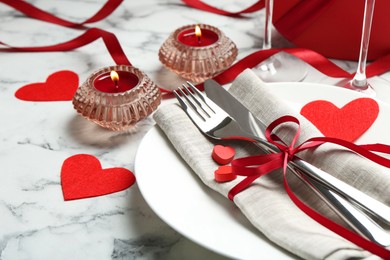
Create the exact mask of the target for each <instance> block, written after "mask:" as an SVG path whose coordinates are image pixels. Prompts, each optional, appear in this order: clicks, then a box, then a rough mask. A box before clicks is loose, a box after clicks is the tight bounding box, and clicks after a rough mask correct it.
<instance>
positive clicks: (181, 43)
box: [159, 24, 238, 83]
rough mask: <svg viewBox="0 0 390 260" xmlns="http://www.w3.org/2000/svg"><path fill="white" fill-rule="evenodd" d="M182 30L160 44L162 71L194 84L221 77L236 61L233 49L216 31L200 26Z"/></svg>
mask: <svg viewBox="0 0 390 260" xmlns="http://www.w3.org/2000/svg"><path fill="white" fill-rule="evenodd" d="M198 26H199V29H200V32H201V35H199V34H196V31H195V30H196V29H195V28H196V25H187V26H183V27H181V28H179V29H177V30H176V31H174V32H173V33H172V34H171V35H170V36H169V37H168V39H167V40H166V41H165V42H164V43H163V45H162V46H161V48H160V51H159V59H160V61H161V63H162V64H164V66H165V67H167V68H168V69H170V70H172V71H173V72H175V73H177V74H178V75H180V76H182V77H183V78H185V79H188V80H190V81H192V82H194V83H199V82H203V81H205V80H206V79H209V78H212V77H214V76H215V75H217V74H219V73H221V72H222V71H224V70H225V69H227V68H228V67H230V65H231V64H232V63H233V61H234V60H235V59H236V57H237V53H238V51H237V47H236V45H235V44H234V43H233V42H232V41H231V40H230V39H229V38H228V37H226V36H225V34H223V33H222V32H221V31H220V30H219V29H218V28H216V27H213V26H210V25H206V24H199V25H198Z"/></svg>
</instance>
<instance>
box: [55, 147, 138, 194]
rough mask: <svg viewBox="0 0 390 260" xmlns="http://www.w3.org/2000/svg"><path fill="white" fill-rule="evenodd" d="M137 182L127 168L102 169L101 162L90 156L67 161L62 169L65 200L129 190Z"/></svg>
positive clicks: (75, 156) (72, 158) (80, 155)
mask: <svg viewBox="0 0 390 260" xmlns="http://www.w3.org/2000/svg"><path fill="white" fill-rule="evenodd" d="M134 182H135V177H134V174H133V173H132V172H131V171H129V170H127V169H125V168H109V169H102V167H101V165H100V162H99V160H98V159H97V158H96V157H94V156H92V155H88V154H78V155H74V156H71V157H69V158H68V159H66V160H65V161H64V163H63V165H62V169H61V185H62V192H63V194H64V199H65V200H75V199H83V198H90V197H96V196H101V195H106V194H110V193H113V192H117V191H121V190H124V189H127V188H128V187H130V186H131V185H132V184H133V183H134Z"/></svg>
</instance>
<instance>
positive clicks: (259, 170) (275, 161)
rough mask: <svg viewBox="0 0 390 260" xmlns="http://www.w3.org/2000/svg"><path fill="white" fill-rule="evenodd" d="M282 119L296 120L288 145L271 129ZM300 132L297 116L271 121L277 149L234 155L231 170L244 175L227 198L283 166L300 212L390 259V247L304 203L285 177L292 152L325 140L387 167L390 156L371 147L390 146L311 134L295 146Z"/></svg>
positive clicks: (389, 148)
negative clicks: (342, 224) (262, 153)
mask: <svg viewBox="0 0 390 260" xmlns="http://www.w3.org/2000/svg"><path fill="white" fill-rule="evenodd" d="M284 123H295V124H297V125H298V129H297V132H296V134H295V135H294V137H293V140H292V141H291V143H290V145H288V146H287V145H286V144H284V143H283V142H280V139H279V138H278V137H277V136H276V135H273V134H272V132H273V130H274V129H275V128H276V127H278V126H280V125H282V124H284ZM299 134H300V124H299V120H298V119H297V118H295V117H293V116H283V117H280V118H278V119H276V120H275V121H274V122H272V123H271V124H270V125H269V126H268V127H267V129H266V133H265V136H266V139H267V140H268V141H269V142H270V143H272V144H274V145H276V146H277V147H278V148H279V150H280V152H279V153H275V154H266V155H257V156H249V157H244V158H240V159H236V160H233V161H232V163H231V164H232V170H233V173H235V174H237V175H241V176H246V178H244V179H243V180H242V181H241V182H239V183H238V184H236V185H235V186H234V187H233V188H232V189H231V190H230V191H229V194H228V197H229V199H231V200H233V198H234V196H235V195H237V194H238V193H239V192H241V191H243V190H244V189H246V188H247V187H248V186H249V185H250V184H251V183H253V182H254V181H255V180H256V179H257V178H259V177H261V176H263V175H266V174H268V173H270V172H272V171H274V170H276V169H280V168H283V176H284V181H283V182H284V188H285V190H286V192H287V194H288V196H289V197H290V199H291V200H292V201H293V202H294V204H295V205H296V206H298V207H299V208H300V209H301V210H302V211H303V212H305V213H306V214H307V215H308V216H310V217H311V218H312V219H314V220H315V221H317V222H318V223H320V224H321V225H323V226H324V227H326V228H328V229H330V230H332V231H333V232H335V233H336V234H338V235H340V236H342V237H344V238H345V239H347V240H349V241H351V242H352V243H355V244H356V245H358V246H360V247H362V248H364V249H366V250H367V251H370V252H371V253H373V254H376V255H378V256H380V257H382V258H385V259H390V251H389V250H387V249H386V248H384V247H382V246H380V245H378V244H375V243H373V242H372V241H370V240H367V239H365V238H363V237H361V236H360V235H358V234H356V233H354V232H352V231H350V230H349V229H347V228H345V227H343V226H341V225H339V224H337V223H336V222H333V221H332V220H330V219H328V218H326V217H324V216H322V215H321V214H319V213H318V212H316V211H315V210H313V209H312V208H310V207H309V206H307V205H306V204H305V203H304V202H302V201H301V200H300V199H299V198H298V197H297V196H296V195H295V194H294V192H293V191H292V189H291V188H290V186H289V184H288V181H287V176H286V175H287V164H288V162H289V161H291V160H292V159H293V158H294V156H295V154H297V153H299V152H301V151H304V150H306V149H309V148H313V147H317V146H320V145H322V144H324V143H333V144H337V145H340V146H343V147H345V148H348V149H349V150H351V151H353V152H355V153H357V154H359V155H361V156H363V157H366V158H367V159H369V160H371V161H374V162H376V163H378V164H380V165H382V166H385V167H387V168H390V160H389V159H387V158H384V157H382V156H379V155H377V154H375V153H373V152H372V151H379V152H383V153H387V154H390V146H388V145H384V144H369V145H356V144H354V143H351V142H348V141H345V140H342V139H338V138H330V137H314V138H310V139H309V140H307V141H305V142H303V143H302V144H300V145H298V146H295V144H296V142H297V140H298V137H299Z"/></svg>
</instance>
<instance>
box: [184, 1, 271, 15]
mask: <svg viewBox="0 0 390 260" xmlns="http://www.w3.org/2000/svg"><path fill="white" fill-rule="evenodd" d="M182 1H183V2H184V3H185V4H186V5H188V6H191V7H193V8H196V9H199V10H203V11H206V12H210V13H214V14H220V15H225V16H232V17H242V14H247V13H253V12H256V11H259V10H261V9H262V8H264V4H265V1H264V0H259V1H257V2H256V3H254V4H253V5H251V6H249V7H247V8H245V9H244V10H241V11H238V12H229V11H226V10H222V9H219V8H216V7H213V6H211V5H208V4H206V3H203V2H202V1H199V0H182Z"/></svg>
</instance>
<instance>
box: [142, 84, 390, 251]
mask: <svg viewBox="0 0 390 260" xmlns="http://www.w3.org/2000/svg"><path fill="white" fill-rule="evenodd" d="M269 87H270V88H272V90H273V92H274V93H276V94H277V95H279V96H280V97H282V98H284V99H286V101H287V102H288V103H289V104H291V105H292V106H293V107H294V108H296V109H297V110H298V111H299V109H300V108H301V107H302V106H303V105H304V104H306V103H308V102H310V101H313V100H319V99H324V100H329V101H331V102H333V103H334V104H335V105H337V106H339V107H341V106H343V105H345V104H346V103H348V102H349V101H351V100H353V99H355V98H357V97H361V95H360V94H359V93H357V92H353V91H350V90H346V89H342V88H338V87H333V86H327V85H321V84H313V83H273V84H269ZM385 116H387V120H388V118H389V116H390V108H389V106H388V105H387V104H384V103H380V114H379V116H378V118H377V120H376V121H375V123H374V124H373V125H372V127H371V128H370V129H369V131H367V132H366V133H365V134H364V135H363V136H362V137H361V138H359V140H358V142H359V143H370V142H381V143H388V144H390V136H388V135H386V134H385V133H388V130H389V129H386V128H390V125H389V124H387V125H389V126H386V117H385ZM386 136H387V137H386ZM378 138H380V139H378ZM135 173H136V177H137V183H138V186H139V188H140V190H141V193H142V195H143V196H144V198H145V200H146V201H147V203H148V204H149V205H150V207H151V208H152V209H153V210H154V211H155V212H156V213H157V215H159V217H161V219H163V220H164V221H165V222H166V223H167V224H168V225H170V226H171V227H173V228H174V229H175V230H177V231H178V232H180V233H181V234H183V235H184V236H186V237H187V238H189V239H191V240H193V241H195V242H196V243H198V244H200V245H202V246H204V247H206V248H209V249H210V250H213V251H215V252H217V253H220V254H222V255H225V256H228V257H231V258H235V259H291V258H294V256H292V255H290V254H289V253H288V252H286V251H285V250H283V249H281V248H279V247H277V246H275V245H273V244H272V243H271V242H270V241H268V240H267V239H266V238H265V237H264V236H263V235H262V234H261V233H260V232H259V231H258V230H257V229H255V228H254V227H253V226H252V225H251V224H250V223H249V221H248V220H247V219H246V218H245V216H244V215H243V214H242V213H241V212H240V210H239V209H238V208H236V207H235V206H234V204H233V203H232V202H231V201H229V200H228V199H226V198H224V197H223V196H221V195H220V194H219V193H217V192H215V191H213V190H211V189H209V188H208V187H206V186H205V185H204V184H203V183H202V182H201V181H200V180H199V179H198V177H197V176H196V174H195V173H194V172H192V170H191V169H190V168H189V167H188V166H187V164H186V163H185V162H184V161H183V160H182V159H181V157H180V155H179V154H178V153H177V152H176V151H175V150H174V148H173V146H172V145H171V144H170V142H169V141H168V139H167V138H166V137H165V135H164V133H163V132H162V131H161V130H160V129H159V128H158V127H157V126H155V127H154V128H152V129H151V130H150V132H149V133H148V134H147V135H146V136H145V137H144V139H143V140H142V142H141V144H140V147H139V149H138V152H137V156H136V160H135Z"/></svg>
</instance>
